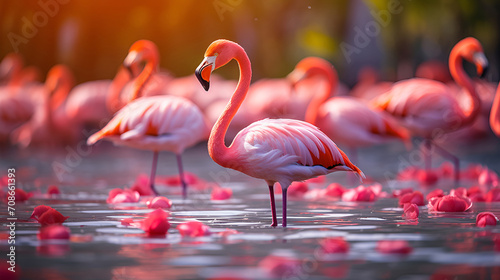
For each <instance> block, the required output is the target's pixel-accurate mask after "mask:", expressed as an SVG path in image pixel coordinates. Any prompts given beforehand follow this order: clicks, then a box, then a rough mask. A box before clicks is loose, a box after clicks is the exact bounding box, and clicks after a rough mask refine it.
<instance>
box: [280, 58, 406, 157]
mask: <svg viewBox="0 0 500 280" xmlns="http://www.w3.org/2000/svg"><path fill="white" fill-rule="evenodd" d="M312 76H320V77H322V78H324V79H326V80H327V81H328V82H327V87H326V88H325V89H324V90H323V92H320V93H319V94H316V95H315V97H314V99H313V100H312V101H311V102H310V104H309V106H308V108H307V112H306V119H305V120H306V121H307V122H309V123H311V124H314V125H316V126H318V127H319V128H320V129H321V130H322V131H323V132H325V134H326V135H328V136H329V137H330V138H331V139H332V140H334V141H335V142H336V143H338V144H339V145H341V146H344V147H349V148H350V149H351V152H352V154H351V155H350V156H351V157H353V156H354V155H355V154H356V153H355V149H356V148H358V147H365V146H372V145H376V144H381V143H384V142H387V141H390V140H395V139H399V140H402V141H405V142H406V143H409V142H410V135H409V133H408V131H407V130H406V129H405V128H404V127H402V126H400V125H399V124H398V122H397V120H396V119H394V117H392V116H391V115H389V114H388V113H386V112H384V111H380V110H378V111H377V110H373V109H371V108H370V107H369V106H368V105H366V104H365V103H363V102H362V101H361V100H359V99H357V98H355V97H351V96H336V97H332V98H330V92H331V91H332V89H335V88H336V87H337V83H338V76H337V71H336V70H335V68H334V67H333V65H332V64H331V63H330V62H328V61H326V60H324V59H322V58H319V57H307V58H304V59H303V60H301V61H300V62H299V63H298V64H297V66H295V70H294V71H293V72H292V73H290V74H289V75H288V78H289V80H290V81H291V82H292V83H293V84H297V83H299V82H300V81H301V80H303V79H305V78H307V77H312Z"/></svg>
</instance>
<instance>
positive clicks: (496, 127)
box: [490, 84, 500, 137]
mask: <svg viewBox="0 0 500 280" xmlns="http://www.w3.org/2000/svg"><path fill="white" fill-rule="evenodd" d="M490 126H491V130H493V132H494V133H495V135H496V136H498V137H500V84H499V86H498V87H497V93H496V95H495V100H494V101H493V106H492V107H491V112H490Z"/></svg>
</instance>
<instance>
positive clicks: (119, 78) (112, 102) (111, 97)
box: [106, 67, 131, 113]
mask: <svg viewBox="0 0 500 280" xmlns="http://www.w3.org/2000/svg"><path fill="white" fill-rule="evenodd" d="M130 79H131V78H130V73H128V71H127V70H126V69H125V68H123V67H120V69H119V70H118V72H117V73H116V76H115V77H114V78H113V81H112V82H111V85H110V87H109V92H108V96H107V97H106V107H107V108H108V111H109V112H111V113H115V112H116V111H118V110H119V109H120V108H122V107H123V106H125V104H121V102H120V93H121V92H122V90H123V87H124V86H125V84H126V83H127V82H128V81H130Z"/></svg>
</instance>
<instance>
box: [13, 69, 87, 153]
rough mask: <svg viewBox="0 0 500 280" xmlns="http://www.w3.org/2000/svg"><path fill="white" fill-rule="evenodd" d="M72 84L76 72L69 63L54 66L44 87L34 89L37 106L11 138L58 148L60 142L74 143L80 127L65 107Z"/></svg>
mask: <svg viewBox="0 0 500 280" xmlns="http://www.w3.org/2000/svg"><path fill="white" fill-rule="evenodd" d="M72 86H73V75H72V73H71V71H70V70H69V69H68V68H67V67H66V66H64V65H62V64H60V65H56V66H54V67H52V68H51V69H50V70H49V73H48V74H47V79H46V81H45V85H44V88H43V89H42V90H38V91H36V92H35V93H33V95H34V96H33V97H32V98H34V100H33V102H34V104H36V107H35V111H34V114H33V116H32V118H31V119H30V120H29V122H27V123H25V124H23V125H22V126H20V127H19V128H17V129H16V130H15V131H13V132H12V135H11V140H12V142H13V143H16V144H18V145H19V146H20V147H22V148H26V147H28V146H43V147H50V148H57V147H58V146H59V145H61V144H70V143H73V142H74V141H75V140H76V137H77V134H78V131H77V130H75V127H74V126H73V125H72V124H71V122H70V121H69V119H68V118H67V116H66V112H65V110H64V102H65V100H66V97H67V96H68V93H69V91H70V89H71V88H72ZM35 94H36V95H35Z"/></svg>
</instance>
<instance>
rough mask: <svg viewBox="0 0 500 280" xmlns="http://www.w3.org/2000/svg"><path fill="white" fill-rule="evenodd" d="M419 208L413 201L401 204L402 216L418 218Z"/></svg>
mask: <svg viewBox="0 0 500 280" xmlns="http://www.w3.org/2000/svg"><path fill="white" fill-rule="evenodd" d="M419 214H420V210H419V209H418V206H417V205H416V204H414V203H406V204H404V206H403V217H404V218H407V219H412V220H414V219H418V216H419Z"/></svg>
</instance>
